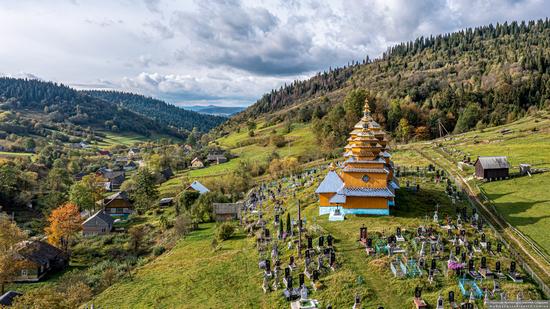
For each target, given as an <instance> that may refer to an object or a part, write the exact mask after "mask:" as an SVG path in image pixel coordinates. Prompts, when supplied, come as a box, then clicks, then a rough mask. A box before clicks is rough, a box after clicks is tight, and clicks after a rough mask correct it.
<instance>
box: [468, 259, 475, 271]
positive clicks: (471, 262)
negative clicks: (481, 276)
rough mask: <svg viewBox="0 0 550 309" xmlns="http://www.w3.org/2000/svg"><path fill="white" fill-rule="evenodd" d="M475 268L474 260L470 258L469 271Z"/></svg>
mask: <svg viewBox="0 0 550 309" xmlns="http://www.w3.org/2000/svg"><path fill="white" fill-rule="evenodd" d="M473 270H474V260H472V259H470V260H469V261H468V271H473Z"/></svg>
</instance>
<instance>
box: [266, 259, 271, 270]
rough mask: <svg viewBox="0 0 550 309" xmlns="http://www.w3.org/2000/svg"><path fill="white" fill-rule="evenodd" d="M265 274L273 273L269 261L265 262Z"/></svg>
mask: <svg viewBox="0 0 550 309" xmlns="http://www.w3.org/2000/svg"><path fill="white" fill-rule="evenodd" d="M265 272H266V273H270V272H271V261H270V260H269V259H267V260H265Z"/></svg>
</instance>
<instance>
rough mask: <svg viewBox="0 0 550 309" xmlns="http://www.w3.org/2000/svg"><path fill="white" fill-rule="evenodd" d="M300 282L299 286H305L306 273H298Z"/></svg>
mask: <svg viewBox="0 0 550 309" xmlns="http://www.w3.org/2000/svg"><path fill="white" fill-rule="evenodd" d="M298 282H299V285H298V286H299V287H301V286H304V282H305V275H304V274H303V273H301V274H299V275H298Z"/></svg>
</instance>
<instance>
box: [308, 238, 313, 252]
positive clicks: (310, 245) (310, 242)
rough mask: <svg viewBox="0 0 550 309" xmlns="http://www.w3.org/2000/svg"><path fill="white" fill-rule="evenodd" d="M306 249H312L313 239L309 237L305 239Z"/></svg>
mask: <svg viewBox="0 0 550 309" xmlns="http://www.w3.org/2000/svg"><path fill="white" fill-rule="evenodd" d="M307 249H308V250H310V249H313V239H312V238H311V237H310V236H308V237H307Z"/></svg>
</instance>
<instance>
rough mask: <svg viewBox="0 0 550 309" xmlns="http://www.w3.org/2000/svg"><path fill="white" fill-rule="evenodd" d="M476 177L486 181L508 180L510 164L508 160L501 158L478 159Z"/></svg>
mask: <svg viewBox="0 0 550 309" xmlns="http://www.w3.org/2000/svg"><path fill="white" fill-rule="evenodd" d="M474 166H475V168H476V173H475V175H476V177H477V178H480V179H486V180H497V179H505V178H508V176H509V172H510V164H509V163H508V158H506V157H504V156H500V157H478V158H477V160H476V162H475V164H474Z"/></svg>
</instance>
